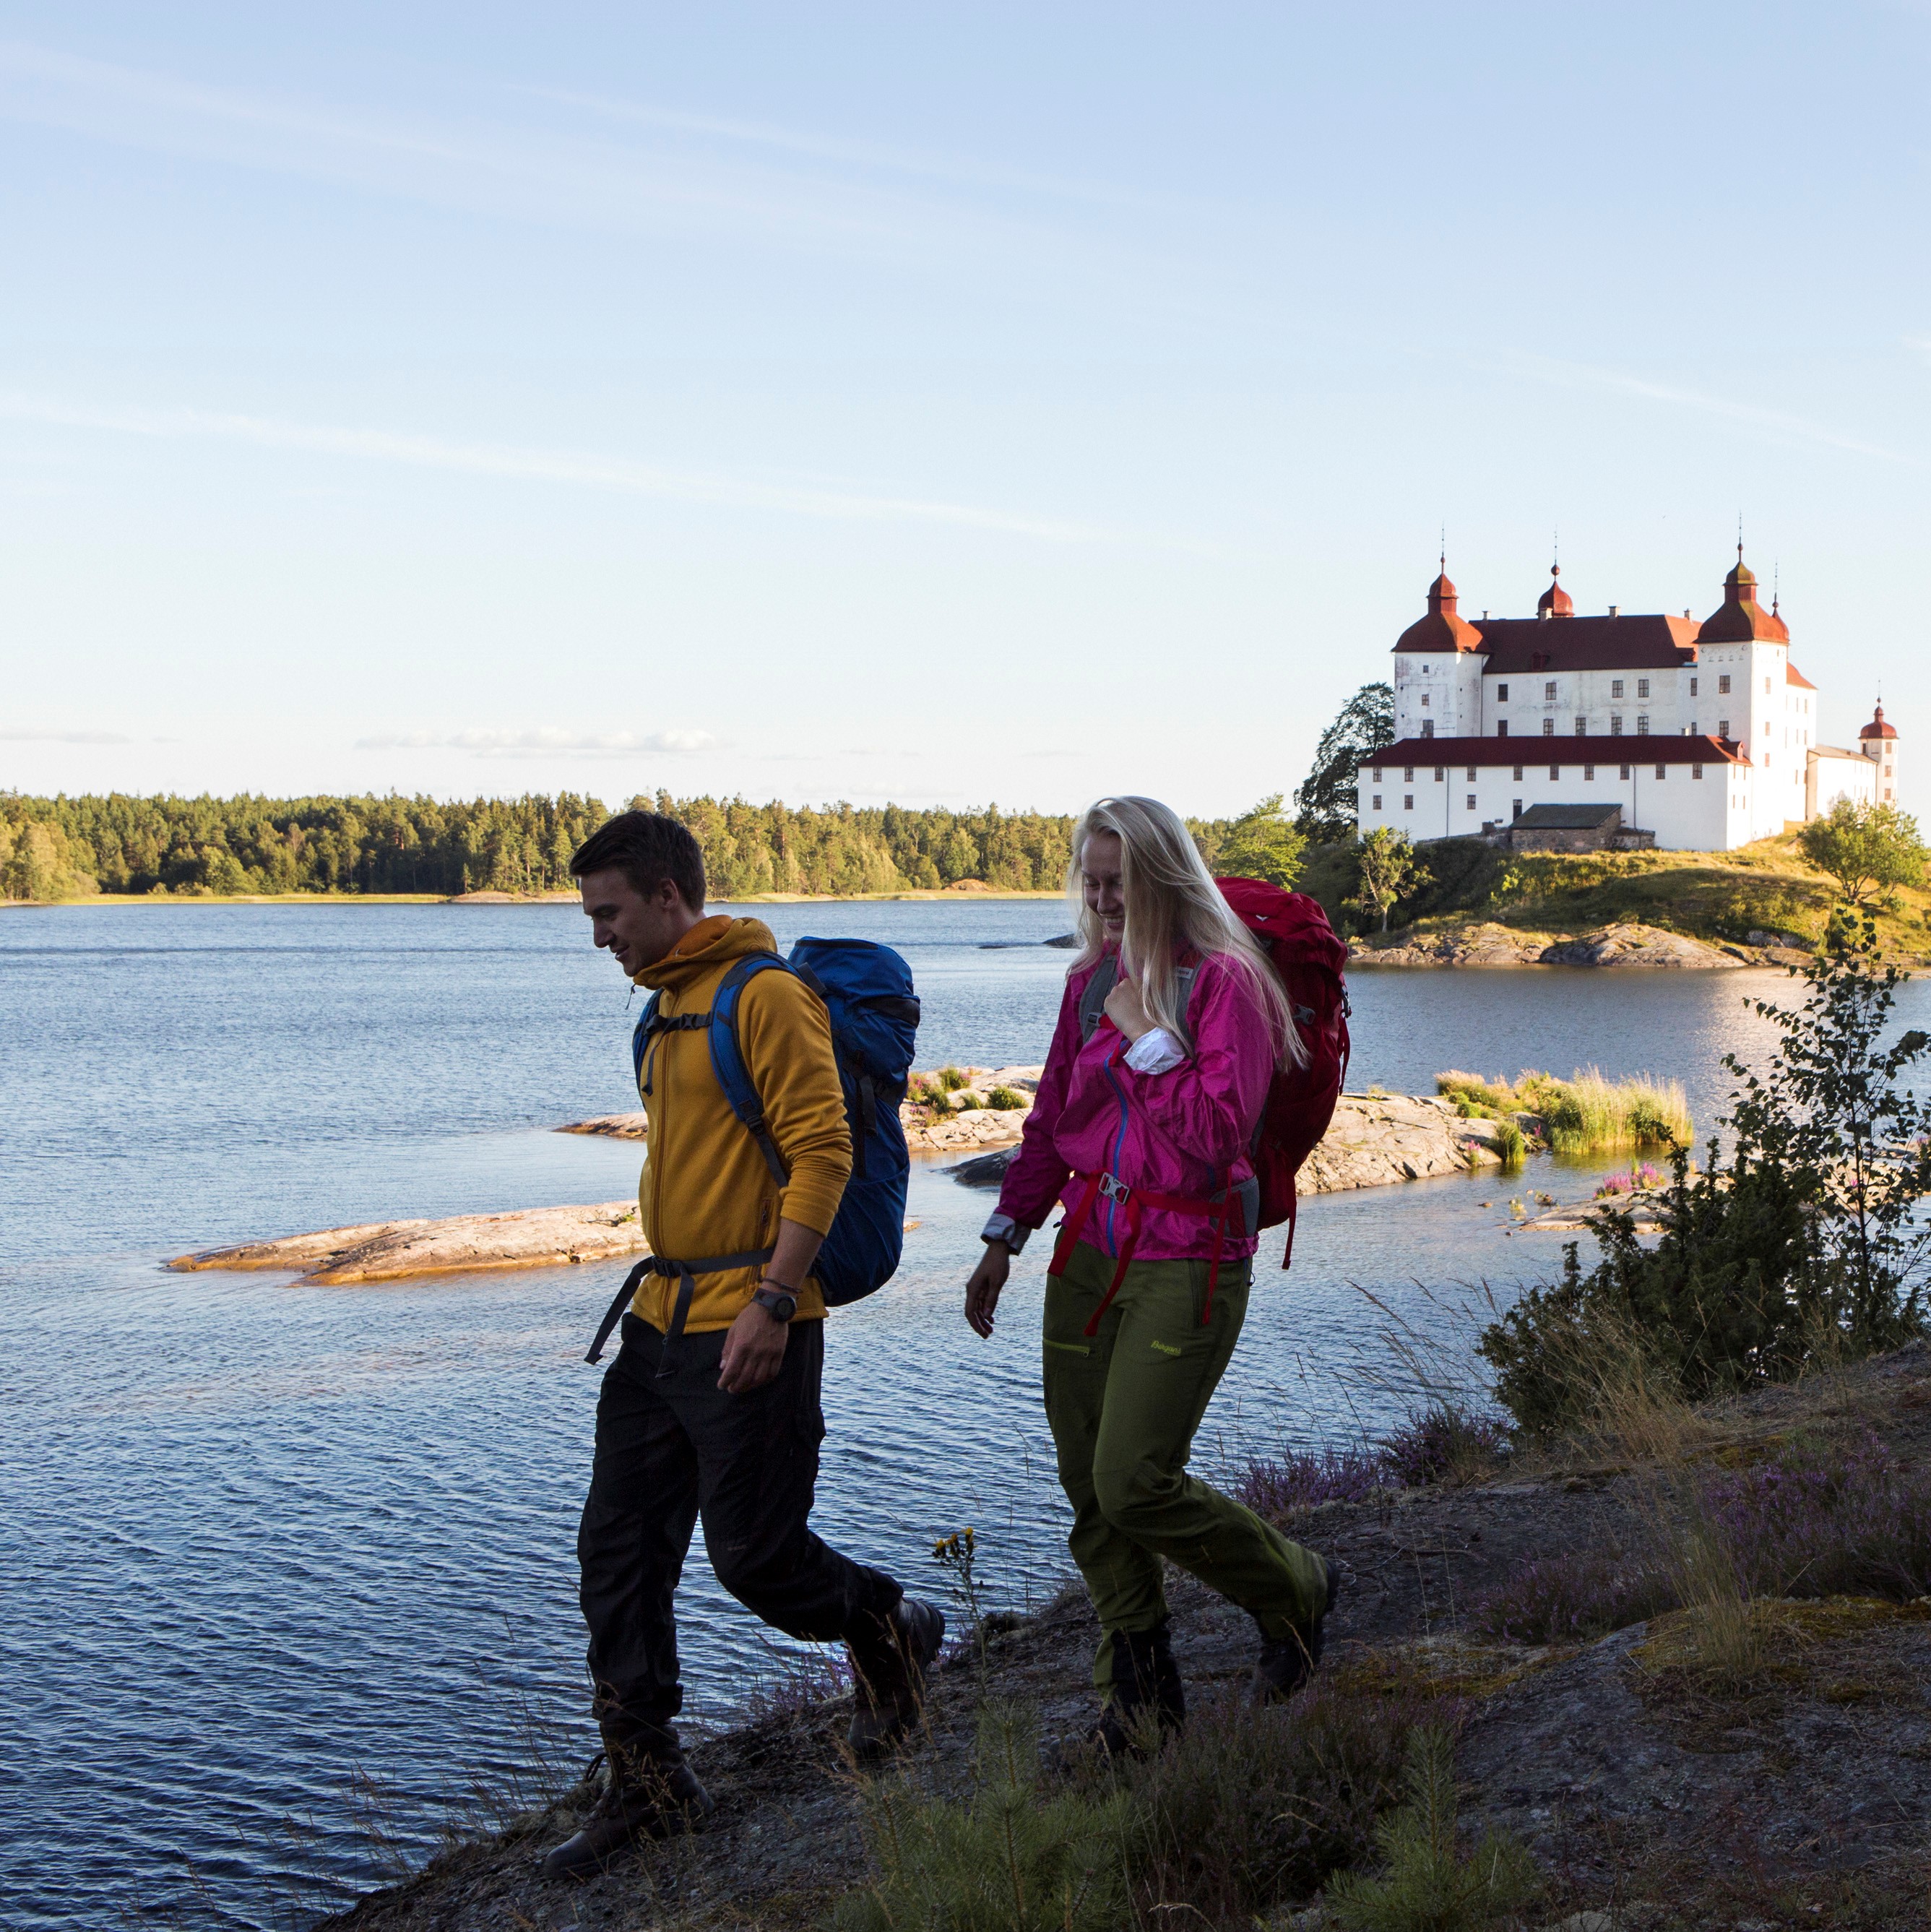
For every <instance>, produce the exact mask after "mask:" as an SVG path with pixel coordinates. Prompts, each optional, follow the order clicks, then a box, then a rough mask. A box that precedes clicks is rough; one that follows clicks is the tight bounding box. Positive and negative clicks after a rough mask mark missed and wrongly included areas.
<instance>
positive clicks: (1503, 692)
mask: <svg viewBox="0 0 1931 1932" xmlns="http://www.w3.org/2000/svg"><path fill="white" fill-rule="evenodd" d="M1508 701H1509V687H1508V686H1507V685H1506V684H1498V685H1496V687H1495V702H1496V703H1498V704H1506V703H1508Z"/></svg>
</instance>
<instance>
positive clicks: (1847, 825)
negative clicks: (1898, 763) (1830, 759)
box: [1797, 798, 1927, 906]
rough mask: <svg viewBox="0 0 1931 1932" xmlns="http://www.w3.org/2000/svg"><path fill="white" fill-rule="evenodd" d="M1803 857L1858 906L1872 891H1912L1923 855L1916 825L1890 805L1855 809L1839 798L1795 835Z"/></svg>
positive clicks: (1909, 817) (1920, 867) (1847, 801)
mask: <svg viewBox="0 0 1931 1932" xmlns="http://www.w3.org/2000/svg"><path fill="white" fill-rule="evenodd" d="M1797 843H1798V847H1799V848H1800V849H1801V850H1802V852H1803V853H1804V857H1805V858H1807V859H1809V860H1810V862H1811V864H1812V865H1815V866H1816V868H1817V869H1818V870H1819V871H1820V872H1828V873H1829V874H1830V875H1831V877H1832V878H1834V879H1835V880H1837V883H1838V885H1839V886H1841V887H1842V888H1843V894H1844V896H1845V898H1847V899H1849V901H1850V902H1851V904H1852V905H1854V906H1861V905H1862V904H1864V901H1865V900H1866V899H1867V898H1870V896H1871V895H1873V893H1874V892H1889V891H1891V889H1893V888H1894V886H1915V885H1916V884H1918V882H1919V881H1920V880H1921V879H1922V878H1923V877H1924V861H1925V859H1926V857H1927V853H1926V851H1925V847H1924V841H1923V840H1922V839H1921V838H1919V837H1918V821H1917V820H1916V819H1915V818H1913V817H1912V816H1911V815H1910V814H1909V813H1908V812H1903V811H1899V810H1898V808H1897V806H1896V805H1864V804H1854V803H1852V801H1851V800H1850V799H1847V798H1840V799H1838V801H1837V803H1836V804H1835V805H1833V806H1831V809H1830V810H1829V811H1827V812H1826V813H1825V814H1824V815H1823V816H1822V817H1821V818H1813V820H1811V821H1810V823H1809V824H1808V825H1807V826H1804V829H1803V830H1802V831H1801V832H1799V833H1798V835H1797Z"/></svg>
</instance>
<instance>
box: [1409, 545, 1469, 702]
mask: <svg viewBox="0 0 1931 1932" xmlns="http://www.w3.org/2000/svg"><path fill="white" fill-rule="evenodd" d="M1441 561H1442V568H1441V575H1440V576H1438V577H1436V579H1435V581H1434V582H1433V583H1431V584H1430V585H1429V587H1428V615H1427V616H1426V617H1423V618H1422V619H1420V620H1419V621H1418V622H1415V623H1413V624H1411V625H1409V626H1408V628H1407V629H1406V630H1405V631H1403V632H1402V634H1401V635H1400V637H1398V638H1397V639H1396V641H1395V736H1396V737H1397V738H1463V737H1466V738H1475V737H1480V736H1481V733H1482V667H1483V664H1485V663H1486V661H1487V658H1486V646H1484V645H1483V642H1482V634H1481V632H1480V631H1478V630H1477V629H1476V628H1475V626H1474V625H1473V624H1471V623H1470V622H1469V621H1468V619H1467V618H1465V617H1462V616H1458V615H1457V614H1456V608H1455V606H1456V602H1457V601H1458V600H1457V596H1456V589H1455V586H1454V585H1453V583H1450V581H1449V580H1448V568H1447V565H1448V559H1447V557H1445V556H1444V558H1443V559H1442V560H1441Z"/></svg>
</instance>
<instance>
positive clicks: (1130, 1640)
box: [1088, 1622, 1187, 1757]
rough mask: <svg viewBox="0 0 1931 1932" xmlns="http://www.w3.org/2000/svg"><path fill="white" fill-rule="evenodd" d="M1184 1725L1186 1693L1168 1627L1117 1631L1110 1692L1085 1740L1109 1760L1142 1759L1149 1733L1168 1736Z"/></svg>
mask: <svg viewBox="0 0 1931 1932" xmlns="http://www.w3.org/2000/svg"><path fill="white" fill-rule="evenodd" d="M1186 1721H1187V1697H1186V1688H1185V1687H1184V1686H1183V1685H1182V1683H1181V1682H1180V1667H1179V1665H1177V1664H1175V1663H1174V1651H1173V1643H1172V1639H1171V1635H1170V1634H1169V1632H1168V1628H1167V1625H1165V1623H1164V1622H1162V1623H1159V1624H1156V1625H1154V1627H1153V1628H1152V1629H1151V1630H1150V1631H1114V1633H1113V1685H1112V1689H1111V1693H1110V1694H1109V1695H1108V1698H1107V1700H1106V1706H1105V1709H1103V1710H1102V1712H1100V1714H1099V1724H1098V1726H1097V1727H1096V1729H1094V1730H1093V1731H1092V1732H1090V1733H1089V1734H1088V1741H1089V1742H1091V1743H1093V1744H1096V1745H1099V1746H1100V1747H1101V1748H1102V1749H1104V1750H1105V1751H1106V1752H1107V1753H1108V1754H1109V1755H1110V1756H1111V1757H1145V1756H1146V1755H1147V1745H1148V1742H1149V1736H1150V1734H1151V1735H1152V1736H1153V1737H1154V1738H1165V1737H1167V1736H1169V1735H1171V1733H1174V1732H1177V1731H1179V1730H1181V1729H1183V1727H1185V1725H1186ZM1156 1724H1157V1729H1156Z"/></svg>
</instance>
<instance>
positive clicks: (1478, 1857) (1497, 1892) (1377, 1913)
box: [1327, 1724, 1542, 1932]
mask: <svg viewBox="0 0 1931 1932" xmlns="http://www.w3.org/2000/svg"><path fill="white" fill-rule="evenodd" d="M1405 1784H1406V1787H1407V1792H1408V1802H1407V1803H1406V1804H1405V1805H1402V1807H1401V1808H1400V1809H1399V1810H1398V1811H1394V1812H1392V1813H1390V1815H1389V1816H1388V1817H1386V1818H1385V1819H1384V1820H1382V1821H1381V1824H1380V1825H1379V1826H1378V1827H1377V1828H1376V1829H1375V1842H1376V1843H1377V1845H1378V1846H1379V1847H1380V1849H1381V1856H1382V1858H1383V1860H1384V1863H1385V1865H1386V1870H1385V1871H1384V1873H1383V1874H1382V1876H1381V1877H1379V1878H1364V1877H1363V1876H1360V1875H1359V1874H1358V1873H1352V1872H1344V1873H1342V1874H1340V1875H1339V1876H1337V1877H1336V1878H1335V1879H1333V1881H1332V1882H1330V1885H1329V1886H1328V1888H1327V1910H1328V1915H1329V1916H1330V1917H1331V1918H1333V1920H1334V1921H1335V1923H1336V1924H1338V1925H1339V1926H1341V1927H1344V1928H1345V1932H1480V1928H1481V1927H1484V1926H1488V1925H1492V1924H1495V1921H1497V1920H1498V1918H1503V1917H1505V1916H1507V1915H1512V1914H1513V1913H1514V1912H1516V1910H1517V1909H1519V1907H1521V1906H1523V1905H1525V1904H1527V1903H1528V1901H1529V1900H1531V1898H1533V1897H1534V1896H1535V1895H1536V1894H1537V1892H1538V1891H1540V1890H1541V1888H1542V1879H1541V1875H1540V1873H1538V1872H1537V1870H1536V1865H1535V1861H1534V1859H1533V1858H1531V1856H1530V1855H1529V1853H1528V1850H1527V1849H1526V1848H1525V1846H1522V1844H1521V1843H1519V1842H1518V1841H1516V1840H1515V1839H1513V1838H1510V1837H1508V1836H1507V1835H1504V1834H1503V1833H1500V1832H1484V1833H1483V1836H1482V1839H1481V1841H1480V1843H1478V1844H1477V1846H1475V1848H1474V1851H1473V1852H1471V1853H1470V1854H1469V1855H1468V1856H1467V1857H1464V1856H1462V1854H1461V1853H1460V1852H1458V1851H1457V1849H1456V1843H1455V1823H1456V1796H1455V1755H1454V1745H1453V1739H1451V1738H1450V1735H1449V1733H1447V1731H1446V1730H1443V1729H1442V1728H1441V1727H1439V1726H1437V1725H1432V1724H1431V1725H1426V1726H1424V1727H1421V1728H1420V1729H1418V1730H1416V1732H1415V1733H1414V1736H1412V1737H1411V1739H1410V1740H1409V1743H1408V1768H1407V1775H1406V1779H1405Z"/></svg>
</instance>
